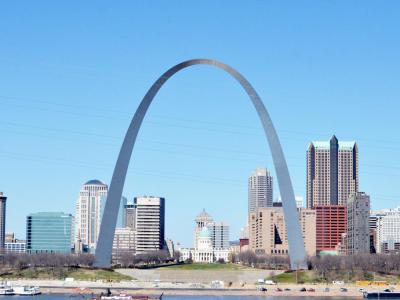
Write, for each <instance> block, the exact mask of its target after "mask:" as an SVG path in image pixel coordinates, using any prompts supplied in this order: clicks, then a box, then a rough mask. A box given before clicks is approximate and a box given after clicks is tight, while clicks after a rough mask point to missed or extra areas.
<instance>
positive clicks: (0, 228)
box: [0, 192, 7, 254]
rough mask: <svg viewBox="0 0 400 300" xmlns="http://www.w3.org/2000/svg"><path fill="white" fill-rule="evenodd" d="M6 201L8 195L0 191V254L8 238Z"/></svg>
mask: <svg viewBox="0 0 400 300" xmlns="http://www.w3.org/2000/svg"><path fill="white" fill-rule="evenodd" d="M6 201H7V197H6V196H4V195H3V193H2V192H0V254H2V253H4V243H5V238H6Z"/></svg>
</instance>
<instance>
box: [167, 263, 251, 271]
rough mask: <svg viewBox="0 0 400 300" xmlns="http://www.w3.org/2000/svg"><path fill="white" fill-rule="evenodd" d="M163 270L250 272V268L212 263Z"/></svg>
mask: <svg viewBox="0 0 400 300" xmlns="http://www.w3.org/2000/svg"><path fill="white" fill-rule="evenodd" d="M162 269H165V270H205V271H218V270H223V271H227V270H228V271H229V270H232V271H234V270H249V269H250V268H248V267H244V266H241V265H238V264H231V263H226V264H219V263H212V264H205V263H204V264H202V263H192V264H180V265H172V266H168V267H164V268H162Z"/></svg>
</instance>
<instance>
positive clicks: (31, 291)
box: [13, 286, 42, 296]
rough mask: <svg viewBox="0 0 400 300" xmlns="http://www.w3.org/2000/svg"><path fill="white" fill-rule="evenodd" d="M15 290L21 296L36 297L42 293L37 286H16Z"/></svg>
mask: <svg viewBox="0 0 400 300" xmlns="http://www.w3.org/2000/svg"><path fill="white" fill-rule="evenodd" d="M13 289H14V292H15V294H16V295H21V296H35V295H40V294H41V293H42V292H41V291H40V289H39V287H37V286H16V287H14V288H13Z"/></svg>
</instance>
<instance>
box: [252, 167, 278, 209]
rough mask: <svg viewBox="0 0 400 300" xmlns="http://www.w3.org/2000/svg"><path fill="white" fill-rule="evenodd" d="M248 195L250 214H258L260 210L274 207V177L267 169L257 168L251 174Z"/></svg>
mask: <svg viewBox="0 0 400 300" xmlns="http://www.w3.org/2000/svg"><path fill="white" fill-rule="evenodd" d="M248 193H249V195H248V198H249V211H248V213H249V214H250V213H253V212H256V211H257V209H258V208H263V207H272V199H273V189H272V176H271V175H270V174H269V172H268V170H267V169H266V168H257V169H256V170H255V171H254V172H253V173H252V174H251V176H250V177H249V191H248Z"/></svg>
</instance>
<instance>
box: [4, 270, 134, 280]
mask: <svg viewBox="0 0 400 300" xmlns="http://www.w3.org/2000/svg"><path fill="white" fill-rule="evenodd" d="M67 277H72V278H74V279H75V280H93V281H94V280H107V281H121V280H131V279H133V278H132V277H130V276H127V275H123V274H120V273H118V272H114V271H112V270H91V269H83V268H66V267H59V268H58V267H57V268H56V267H54V268H50V267H49V268H25V269H22V270H1V271H0V278H1V279H5V278H8V279H11V278H13V279H14V278H24V279H65V278H67Z"/></svg>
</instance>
